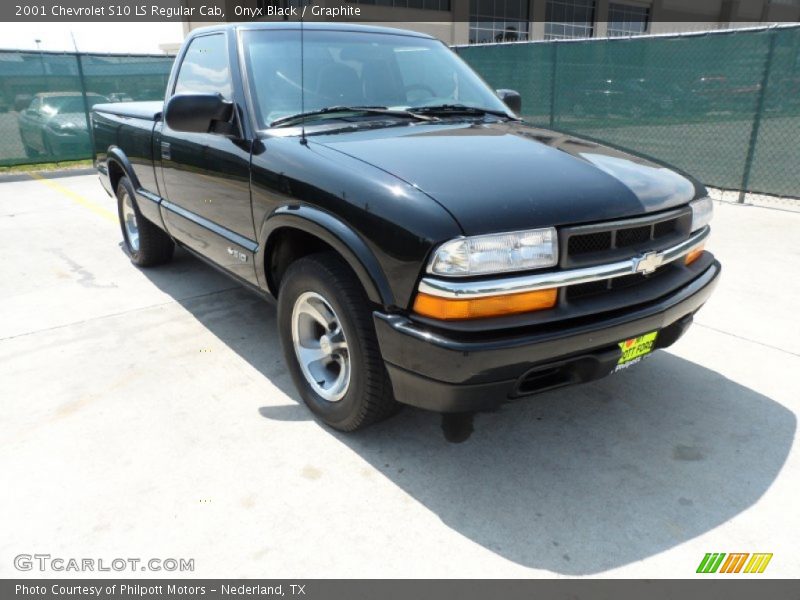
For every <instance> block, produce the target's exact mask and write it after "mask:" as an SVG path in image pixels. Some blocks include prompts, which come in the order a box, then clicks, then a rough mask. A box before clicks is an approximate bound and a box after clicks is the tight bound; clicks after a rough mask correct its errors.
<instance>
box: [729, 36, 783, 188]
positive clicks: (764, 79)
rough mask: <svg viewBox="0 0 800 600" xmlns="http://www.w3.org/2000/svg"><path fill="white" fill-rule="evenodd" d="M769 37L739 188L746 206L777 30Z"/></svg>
mask: <svg viewBox="0 0 800 600" xmlns="http://www.w3.org/2000/svg"><path fill="white" fill-rule="evenodd" d="M767 33H768V35H769V49H768V50H767V58H766V59H765V61H764V73H763V74H762V76H761V86H760V88H759V90H758V100H757V101H756V113H755V115H754V116H753V127H752V129H751V130H750V143H749V144H748V147H747V157H746V158H745V161H744V172H743V173H742V184H741V186H740V187H739V198H738V200H737V202H738V203H739V204H744V199H745V196H746V195H747V189H748V187H749V186H750V171H751V169H752V167H753V157H754V155H755V151H756V143H757V142H758V130H759V129H760V128H761V117H762V113H763V112H764V98H765V97H766V95H767V84H768V83H769V75H770V71H771V70H772V57H773V55H774V53H775V40H776V39H777V37H778V35H777V34H778V32H777V31H776V30H775V29H770V30H769V31H768V32H767Z"/></svg>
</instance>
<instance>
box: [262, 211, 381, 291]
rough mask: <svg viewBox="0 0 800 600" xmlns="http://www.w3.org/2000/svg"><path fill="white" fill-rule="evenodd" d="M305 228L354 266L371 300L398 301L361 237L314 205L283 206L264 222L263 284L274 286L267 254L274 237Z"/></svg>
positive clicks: (352, 267)
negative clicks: (278, 231)
mask: <svg viewBox="0 0 800 600" xmlns="http://www.w3.org/2000/svg"><path fill="white" fill-rule="evenodd" d="M285 227H289V228H293V229H298V230H300V231H304V232H306V233H309V234H311V235H314V236H316V237H317V238H319V239H321V240H322V241H324V242H325V243H326V244H328V245H329V246H331V247H332V248H333V249H334V250H336V251H337V252H338V253H339V254H340V255H341V256H342V258H344V260H345V261H346V262H347V264H348V265H350V268H351V269H353V271H354V272H355V274H356V276H357V277H358V279H359V281H360V282H361V285H362V286H363V287H364V290H365V291H366V293H367V297H368V298H369V299H370V301H372V302H375V303H376V304H380V305H382V306H384V307H389V306H393V305H394V304H395V300H394V295H393V293H392V289H391V287H390V286H389V282H388V280H387V279H386V275H385V274H384V273H383V269H382V268H381V266H380V264H379V263H378V260H377V259H376V258H375V255H374V254H373V253H372V251H370V249H369V248H368V247H367V245H366V243H364V241H363V240H362V239H361V237H360V236H359V235H358V234H357V233H356V232H355V231H353V230H352V229H351V228H350V227H349V226H348V225H347V224H345V223H344V222H343V221H341V220H340V219H338V218H337V217H335V216H333V215H331V214H330V213H327V212H325V211H323V210H320V209H318V208H314V207H311V206H301V205H295V206H281V207H279V208H277V209H275V210H274V211H273V212H272V213H270V214H269V215H268V216H267V217H266V218H265V219H264V222H263V223H262V225H261V230H260V235H259V240H260V241H261V243H259V247H258V251H257V253H256V275H257V277H258V280H259V283H260V284H261V285H262V286H263V287H267V288H269V289H270V292H271V293H272V294H273V295H277V290H274V289H272V287H271V284H270V281H269V277H268V274H267V272H266V264H267V261H266V257H267V253H268V252H269V251H270V250H271V245H270V237H271V236H272V234H273V233H275V231H277V230H278V229H281V228H285Z"/></svg>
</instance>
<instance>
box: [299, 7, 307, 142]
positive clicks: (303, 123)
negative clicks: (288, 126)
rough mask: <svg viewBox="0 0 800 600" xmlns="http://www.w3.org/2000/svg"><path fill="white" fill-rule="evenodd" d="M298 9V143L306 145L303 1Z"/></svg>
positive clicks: (304, 11) (304, 8)
mask: <svg viewBox="0 0 800 600" xmlns="http://www.w3.org/2000/svg"><path fill="white" fill-rule="evenodd" d="M301 5H302V8H301V9H300V143H301V144H303V145H304V146H307V145H308V140H307V139H306V82H305V69H306V59H305V46H306V45H305V39H304V37H303V16H304V15H305V14H306V7H305V0H302V2H301Z"/></svg>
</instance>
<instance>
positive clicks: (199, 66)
mask: <svg viewBox="0 0 800 600" xmlns="http://www.w3.org/2000/svg"><path fill="white" fill-rule="evenodd" d="M232 90H233V86H232V85H231V73H230V66H229V63H228V52H227V49H226V46H225V36H224V35H222V34H215V35H204V36H201V37H198V38H195V39H194V40H193V41H192V43H191V45H190V46H189V48H188V50H186V54H185V55H184V57H183V62H182V63H181V68H180V70H179V71H178V80H177V81H176V82H175V92H174V93H176V94H182V93H193V92H194V93H201V94H205V93H208V94H214V93H217V92H218V93H220V94H222V97H223V98H225V99H226V100H230V99H231V98H232V97H233V93H232Z"/></svg>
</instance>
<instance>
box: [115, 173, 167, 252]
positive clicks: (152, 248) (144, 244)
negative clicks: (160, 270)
mask: <svg viewBox="0 0 800 600" xmlns="http://www.w3.org/2000/svg"><path fill="white" fill-rule="evenodd" d="M117 212H118V214H119V223H120V227H121V228H122V238H123V240H124V241H125V248H126V249H127V251H128V254H129V255H130V257H131V262H133V264H135V265H137V266H140V267H152V266H155V265H160V264H162V263H165V262H169V261H170V260H171V259H172V254H173V252H174V251H175V243H174V242H173V241H172V239H170V237H169V236H168V235H167V234H166V232H164V231H163V230H161V229H160V228H159V227H157V226H156V225H154V224H153V223H151V222H150V221H148V220H147V219H146V218H145V217H144V216H142V213H141V212H140V211H139V207H138V206H137V204H136V196H135V195H134V193H133V185H132V184H131V182H130V179H128V178H127V177H123V178H122V179H120V180H119V183H118V184H117Z"/></svg>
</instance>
